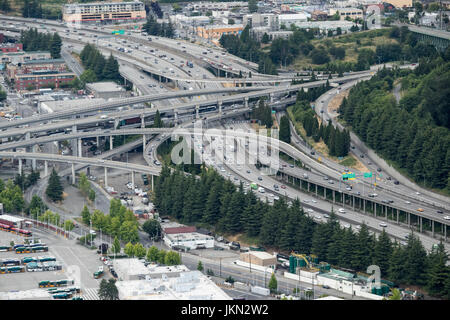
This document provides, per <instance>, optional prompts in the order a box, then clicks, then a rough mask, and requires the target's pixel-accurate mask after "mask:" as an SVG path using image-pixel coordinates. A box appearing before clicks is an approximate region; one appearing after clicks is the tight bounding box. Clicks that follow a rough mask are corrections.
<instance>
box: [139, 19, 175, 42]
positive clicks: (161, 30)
mask: <svg viewBox="0 0 450 320" xmlns="http://www.w3.org/2000/svg"><path fill="white" fill-rule="evenodd" d="M142 30H144V31H145V32H147V33H148V34H149V35H152V36H161V37H166V38H173V37H174V35H175V34H174V28H173V25H172V23H171V22H170V21H169V23H165V22H163V23H158V22H157V21H156V19H155V18H154V17H153V16H152V15H150V16H149V17H148V18H147V22H146V23H145V24H144V25H143V26H142Z"/></svg>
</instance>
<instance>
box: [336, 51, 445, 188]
mask: <svg viewBox="0 0 450 320" xmlns="http://www.w3.org/2000/svg"><path fill="white" fill-rule="evenodd" d="M449 70H450V62H444V61H442V59H441V58H437V59H434V60H429V61H426V60H424V61H422V63H421V65H420V67H418V68H417V69H416V70H415V71H414V72H410V73H407V72H405V71H397V70H392V71H390V70H385V69H383V70H381V71H379V72H378V73H377V75H375V76H374V77H372V79H371V80H369V81H364V82H361V83H360V84H358V85H356V86H355V87H353V88H352V89H351V90H350V94H349V96H348V98H347V99H344V100H343V101H342V104H341V106H340V108H339V112H340V117H341V118H342V119H343V120H345V121H346V123H347V124H348V125H350V126H351V127H352V130H353V131H354V132H355V133H356V134H357V135H358V136H359V137H360V138H361V139H362V140H363V141H364V142H366V143H367V145H368V146H369V147H371V148H373V149H374V150H375V151H376V152H377V153H379V154H380V155H381V156H383V157H384V158H386V159H388V160H391V161H393V162H395V163H396V164H397V165H398V166H399V167H401V168H403V169H405V170H406V172H408V174H409V175H410V176H411V177H412V178H413V179H414V180H415V181H416V182H421V183H424V184H425V186H426V187H432V188H437V189H445V188H447V190H450V179H449V177H450V171H449V168H450V153H449V152H448V150H449V149H450V132H449V128H450V117H449V113H448V112H446V109H448V100H449V96H450V88H449V87H448V85H447V84H448V83H449V81H450V71H449ZM405 73H406V76H405ZM400 77H402V85H403V84H404V85H405V87H404V88H403V89H404V94H403V97H402V99H401V100H400V103H399V104H397V103H396V101H395V99H394V97H393V96H392V95H391V91H392V87H393V81H394V79H398V78H400Z"/></svg>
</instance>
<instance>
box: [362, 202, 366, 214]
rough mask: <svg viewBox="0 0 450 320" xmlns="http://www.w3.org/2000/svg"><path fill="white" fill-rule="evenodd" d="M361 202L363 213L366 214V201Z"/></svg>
mask: <svg viewBox="0 0 450 320" xmlns="http://www.w3.org/2000/svg"><path fill="white" fill-rule="evenodd" d="M362 201H363V211H364V213H366V199H362Z"/></svg>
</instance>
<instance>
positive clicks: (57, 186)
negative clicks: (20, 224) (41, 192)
mask: <svg viewBox="0 0 450 320" xmlns="http://www.w3.org/2000/svg"><path fill="white" fill-rule="evenodd" d="M63 190H64V188H63V186H62V184H61V181H60V177H59V176H58V174H57V173H56V171H55V168H53V169H52V173H51V174H50V177H49V179H48V185H47V189H46V190H45V194H46V195H47V197H49V199H50V200H52V201H61V200H62V199H63Z"/></svg>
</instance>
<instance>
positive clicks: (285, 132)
mask: <svg viewBox="0 0 450 320" xmlns="http://www.w3.org/2000/svg"><path fill="white" fill-rule="evenodd" d="M280 140H281V141H284V142H286V143H291V127H290V125H289V118H288V117H287V116H286V115H283V116H282V117H281V119H280Z"/></svg>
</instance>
